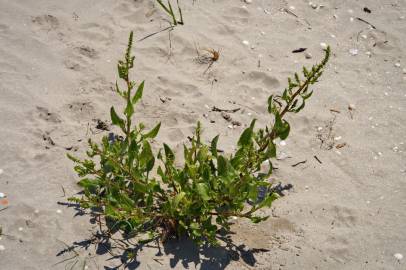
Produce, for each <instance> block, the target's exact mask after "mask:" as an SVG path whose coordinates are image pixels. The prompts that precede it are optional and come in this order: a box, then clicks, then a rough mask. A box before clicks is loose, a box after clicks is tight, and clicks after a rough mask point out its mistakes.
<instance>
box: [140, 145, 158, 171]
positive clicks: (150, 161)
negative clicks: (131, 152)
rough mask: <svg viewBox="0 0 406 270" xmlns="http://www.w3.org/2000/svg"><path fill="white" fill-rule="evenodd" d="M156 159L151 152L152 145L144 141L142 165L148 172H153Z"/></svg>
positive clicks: (141, 156)
mask: <svg viewBox="0 0 406 270" xmlns="http://www.w3.org/2000/svg"><path fill="white" fill-rule="evenodd" d="M154 163H155V157H154V154H153V153H152V150H151V145H150V144H149V143H148V141H144V144H143V147H142V151H141V154H140V165H141V166H145V170H146V171H147V172H149V171H151V170H152V168H153V167H154Z"/></svg>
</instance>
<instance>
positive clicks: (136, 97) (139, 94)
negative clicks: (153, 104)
mask: <svg viewBox="0 0 406 270" xmlns="http://www.w3.org/2000/svg"><path fill="white" fill-rule="evenodd" d="M143 91H144V81H142V83H141V84H140V85H139V86H138V89H137V92H135V95H134V97H133V100H132V103H133V104H134V105H135V104H136V103H137V102H138V100H140V99H141V98H142V92H143Z"/></svg>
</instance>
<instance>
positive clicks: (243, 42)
mask: <svg viewBox="0 0 406 270" xmlns="http://www.w3.org/2000/svg"><path fill="white" fill-rule="evenodd" d="M242 44H244V45H246V46H248V45H250V42H249V41H248V40H243V41H242Z"/></svg>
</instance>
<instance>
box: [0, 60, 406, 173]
mask: <svg viewBox="0 0 406 270" xmlns="http://www.w3.org/2000/svg"><path fill="white" fill-rule="evenodd" d="M402 71H403V74H406V68H404V69H403V70H402ZM0 174H1V169H0Z"/></svg>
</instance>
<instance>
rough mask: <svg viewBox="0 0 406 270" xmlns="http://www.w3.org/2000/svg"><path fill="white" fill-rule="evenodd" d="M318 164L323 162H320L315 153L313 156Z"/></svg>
mask: <svg viewBox="0 0 406 270" xmlns="http://www.w3.org/2000/svg"><path fill="white" fill-rule="evenodd" d="M313 157H314V158H315V159H316V160H317V161H318V162H319V163H320V164H323V162H321V160H320V159H319V158H318V157H317V156H316V155H314V156H313Z"/></svg>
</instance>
